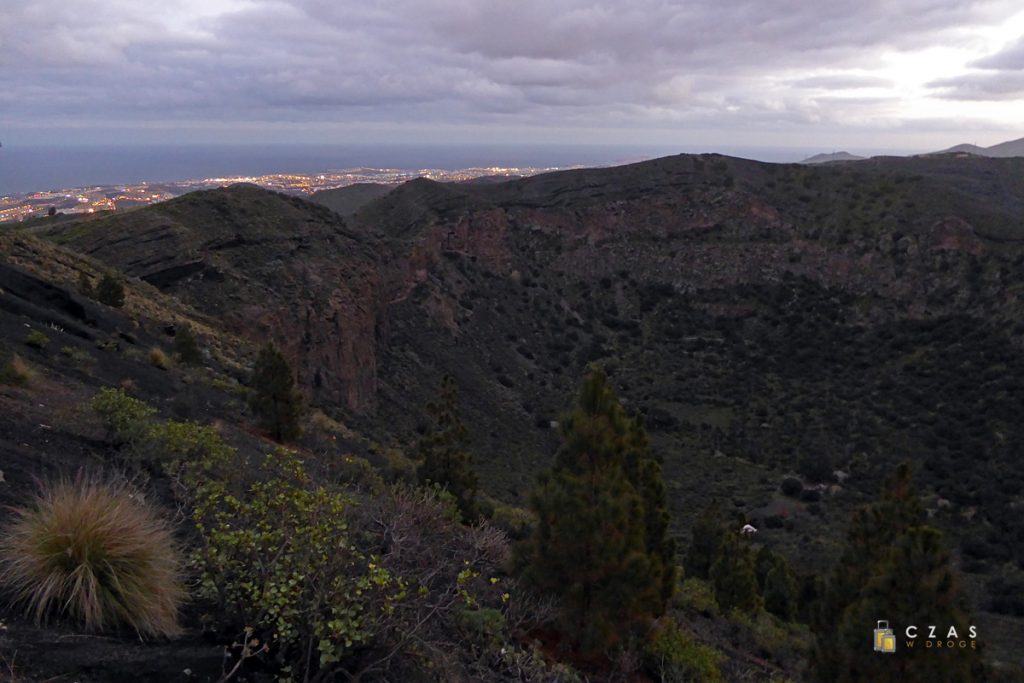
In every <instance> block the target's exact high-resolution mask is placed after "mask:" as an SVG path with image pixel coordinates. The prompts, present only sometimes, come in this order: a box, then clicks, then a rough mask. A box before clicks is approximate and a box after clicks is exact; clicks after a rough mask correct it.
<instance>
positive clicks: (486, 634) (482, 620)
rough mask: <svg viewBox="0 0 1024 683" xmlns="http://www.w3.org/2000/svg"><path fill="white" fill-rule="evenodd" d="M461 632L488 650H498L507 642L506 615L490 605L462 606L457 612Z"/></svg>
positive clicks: (457, 623) (457, 621)
mask: <svg viewBox="0 0 1024 683" xmlns="http://www.w3.org/2000/svg"><path fill="white" fill-rule="evenodd" d="M455 625H456V627H457V628H458V629H459V632H460V634H462V636H463V637H464V638H465V639H466V640H468V641H469V642H470V643H472V644H473V645H475V646H477V647H480V648H481V649H482V650H484V651H486V652H496V651H498V650H500V649H501V646H502V645H503V644H504V642H505V627H506V623H505V615H504V614H503V613H502V612H501V610H498V609H493V608H489V607H482V608H469V607H467V608H462V609H459V610H457V611H456V612H455Z"/></svg>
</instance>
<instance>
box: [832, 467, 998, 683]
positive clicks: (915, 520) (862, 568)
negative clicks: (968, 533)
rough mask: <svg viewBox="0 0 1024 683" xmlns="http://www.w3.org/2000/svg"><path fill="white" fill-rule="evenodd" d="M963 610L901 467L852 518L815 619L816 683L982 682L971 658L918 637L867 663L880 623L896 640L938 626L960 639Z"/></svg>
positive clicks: (971, 653) (970, 653)
mask: <svg viewBox="0 0 1024 683" xmlns="http://www.w3.org/2000/svg"><path fill="white" fill-rule="evenodd" d="M965 608H966V599H965V597H964V594H963V592H962V590H961V587H960V582H959V578H958V576H957V573H956V571H955V570H954V569H953V567H952V565H951V563H950V558H949V553H948V552H947V551H946V550H945V549H944V548H943V546H942V537H941V534H940V532H939V531H938V530H936V529H933V528H931V527H928V526H926V525H925V524H924V523H923V510H922V507H921V504H920V502H919V501H918V499H917V497H916V496H915V495H914V493H913V491H912V490H911V486H910V469H909V467H907V466H906V465H900V467H899V468H897V471H896V474H895V476H894V477H893V478H892V480H891V481H890V482H889V483H888V484H887V486H886V488H885V489H884V490H883V493H882V496H881V498H880V500H879V501H878V502H876V503H874V504H872V505H869V506H867V507H865V508H862V509H860V510H858V511H857V512H856V513H855V514H854V516H853V520H852V522H851V525H850V528H849V531H848V533H847V545H846V549H845V550H844V552H843V554H842V556H841V557H840V560H839V562H838V563H837V565H836V567H835V569H834V570H833V571H832V573H831V575H830V576H829V578H828V581H827V584H826V587H825V591H824V595H823V596H822V599H821V603H820V605H819V608H818V610H817V612H816V622H817V623H816V624H815V633H816V643H815V648H814V651H813V665H814V668H815V669H816V671H817V676H818V678H819V679H820V680H831V681H837V682H838V683H853V682H854V681H864V680H871V681H877V682H879V683H889V682H892V683H896V682H897V681H900V682H907V683H918V682H920V683H926V682H927V683H954V682H960V681H963V682H965V683H966V682H968V681H974V680H981V678H982V677H983V676H984V669H983V666H982V663H981V659H980V657H979V655H978V652H977V651H976V650H973V649H970V648H967V649H965V650H959V649H956V650H947V649H943V650H938V649H926V648H925V646H924V642H923V641H924V639H923V638H920V637H919V638H918V639H917V643H916V646H915V647H913V648H909V647H906V646H905V644H904V643H905V642H906V641H905V639H903V638H897V650H896V653H895V654H892V655H885V656H881V655H879V656H872V655H874V654H875V653H873V652H872V651H871V649H870V648H869V646H868V645H867V641H866V640H865V639H866V638H870V636H871V634H872V631H873V629H874V628H875V625H876V622H877V621H878V620H880V619H885V620H887V621H889V622H890V624H892V625H893V627H894V630H896V631H897V635H899V636H902V632H901V629H902V628H905V627H906V626H907V625H910V624H920V625H925V626H926V625H929V624H936V625H939V628H940V630H943V631H945V629H947V628H948V627H949V626H955V627H956V628H957V629H958V630H959V631H960V632H961V634H962V633H963V632H964V630H965V629H966V628H967V627H968V626H969V625H970V619H969V617H967V615H966V613H965ZM926 632H927V628H924V629H923V632H922V634H921V635H926ZM942 635H945V632H943V633H942Z"/></svg>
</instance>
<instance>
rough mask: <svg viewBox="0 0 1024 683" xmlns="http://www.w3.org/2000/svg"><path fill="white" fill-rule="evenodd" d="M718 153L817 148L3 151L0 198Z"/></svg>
mask: <svg viewBox="0 0 1024 683" xmlns="http://www.w3.org/2000/svg"><path fill="white" fill-rule="evenodd" d="M707 151H718V152H721V153H723V154H729V155H732V156H742V157H746V158H751V159H759V160H762V161H786V162H788V161H798V160H800V159H802V158H805V157H807V156H810V155H811V154H813V153H815V151H820V150H807V149H768V148H748V149H738V148H715V149H714V150H711V149H708V148H694V147H689V148H687V147H671V146H664V145H662V146H645V145H632V146H628V145H560V146H559V145H422V146H411V145H262V146H259V145H247V146H240V145H203V146H199V145H139V146H134V145H131V146H130V145H107V146H91V145H81V146H66V147H57V146H18V145H17V144H5V145H4V146H3V147H0V196H5V195H11V194H22V193H27V192H38V191H44V190H57V189H63V188H72V187H89V186H92V185H112V184H120V183H138V182H143V181H146V182H167V181H174V180H192V179H201V178H216V177H225V176H245V175H265V174H270V173H305V174H312V173H318V172H324V171H331V170H340V169H346V168H358V167H369V168H399V169H409V170H415V169H425V168H437V169H449V170H453V169H461V168H472V167H489V166H503V167H509V166H520V167H526V166H532V167H542V168H548V167H556V166H557V167H565V166H574V165H585V166H595V165H606V164H620V163H629V162H632V161H640V160H643V159H651V158H655V157H659V156H667V155H670V154H679V153H680V152H707Z"/></svg>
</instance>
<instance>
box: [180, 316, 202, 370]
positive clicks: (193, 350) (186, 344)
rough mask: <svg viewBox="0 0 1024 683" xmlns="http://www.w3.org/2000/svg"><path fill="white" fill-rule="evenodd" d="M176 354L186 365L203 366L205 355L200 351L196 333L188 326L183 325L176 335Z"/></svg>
mask: <svg viewBox="0 0 1024 683" xmlns="http://www.w3.org/2000/svg"><path fill="white" fill-rule="evenodd" d="M174 353H176V354H177V355H178V359H179V360H180V361H181V362H182V363H184V364H185V365H202V363H203V353H202V351H201V350H200V349H199V341H198V340H197V339H196V333H195V332H193V331H192V328H191V327H190V326H188V325H182V326H181V328H179V329H178V330H177V331H176V333H175V335H174Z"/></svg>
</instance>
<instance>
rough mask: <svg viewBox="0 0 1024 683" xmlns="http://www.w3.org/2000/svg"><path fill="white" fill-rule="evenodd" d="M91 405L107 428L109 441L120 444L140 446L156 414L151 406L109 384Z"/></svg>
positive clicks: (94, 398) (101, 390)
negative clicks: (112, 387) (110, 386)
mask: <svg viewBox="0 0 1024 683" xmlns="http://www.w3.org/2000/svg"><path fill="white" fill-rule="evenodd" d="M90 406H91V408H92V410H93V412H95V413H96V414H97V415H98V416H99V418H100V420H101V421H102V422H103V425H104V427H106V430H107V435H106V438H107V440H108V441H110V442H111V443H113V444H115V445H117V446H125V445H129V444H135V445H140V444H141V442H142V441H143V440H144V439H145V437H146V435H147V433H148V432H149V429H150V427H151V424H152V418H153V416H154V415H156V409H155V408H153V407H152V406H150V405H148V404H146V403H145V402H143V401H140V400H139V399H137V398H132V397H131V396H129V395H128V394H126V393H125V392H124V391H123V390H121V389H111V388H109V387H106V388H103V389H100V391H99V393H97V394H96V396H94V397H93V399H92V402H91V404H90Z"/></svg>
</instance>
